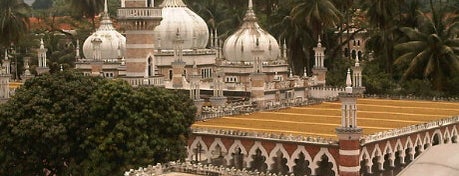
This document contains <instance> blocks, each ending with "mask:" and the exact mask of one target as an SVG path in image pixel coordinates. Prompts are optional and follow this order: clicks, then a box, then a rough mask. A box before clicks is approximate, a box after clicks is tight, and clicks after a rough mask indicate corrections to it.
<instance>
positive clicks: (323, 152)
mask: <svg viewBox="0 0 459 176" xmlns="http://www.w3.org/2000/svg"><path fill="white" fill-rule="evenodd" d="M322 155H326V156H327V157H328V158H329V159H328V160H329V161H330V162H331V163H333V168H332V170H333V171H334V172H335V174H337V175H338V166H337V165H338V163H337V162H336V161H335V158H334V157H333V156H332V155H331V154H330V152H328V148H324V147H321V148H320V151H319V153H317V154H316V156H314V159H313V161H312V163H311V171H312V173H311V175H316V169H317V168H319V165H318V164H317V163H318V162H319V161H321V160H322Z"/></svg>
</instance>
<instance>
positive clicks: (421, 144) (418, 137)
mask: <svg viewBox="0 0 459 176" xmlns="http://www.w3.org/2000/svg"><path fill="white" fill-rule="evenodd" d="M414 143H415V145H416V146H418V145H420V146H423V145H424V143H423V142H422V139H421V135H420V134H419V133H418V134H417V135H416V141H415V142H414Z"/></svg>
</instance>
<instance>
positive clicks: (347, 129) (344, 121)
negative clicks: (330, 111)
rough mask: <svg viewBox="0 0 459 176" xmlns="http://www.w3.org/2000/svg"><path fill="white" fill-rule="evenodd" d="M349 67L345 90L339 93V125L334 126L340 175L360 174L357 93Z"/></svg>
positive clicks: (357, 175)
mask: <svg viewBox="0 0 459 176" xmlns="http://www.w3.org/2000/svg"><path fill="white" fill-rule="evenodd" d="M350 72H351V71H350V69H348V71H347V77H346V92H342V93H340V94H339V98H340V100H341V110H342V111H341V126H340V127H338V128H336V134H337V136H338V139H339V158H338V166H339V168H338V170H339V175H341V176H359V175H360V173H359V172H360V160H359V156H360V142H359V141H360V137H361V136H362V128H359V127H358V126H357V105H356V104H357V94H355V93H354V92H353V90H352V87H351V86H352V81H351V73H350Z"/></svg>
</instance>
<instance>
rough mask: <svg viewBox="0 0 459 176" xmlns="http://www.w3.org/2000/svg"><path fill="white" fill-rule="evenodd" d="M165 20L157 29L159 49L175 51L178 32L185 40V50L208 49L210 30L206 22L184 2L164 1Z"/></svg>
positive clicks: (156, 42)
mask: <svg viewBox="0 0 459 176" xmlns="http://www.w3.org/2000/svg"><path fill="white" fill-rule="evenodd" d="M161 7H163V9H162V14H163V19H162V20H161V23H160V25H159V26H157V27H156V28H155V39H156V41H155V44H156V48H157V49H162V50H173V49H174V44H173V43H174V41H175V40H176V35H177V32H178V33H179V34H180V36H181V37H182V39H183V40H184V43H183V46H182V47H183V49H193V48H206V46H207V42H208V40H209V30H208V28H207V24H206V22H205V21H204V20H203V19H202V18H201V17H200V16H199V15H197V14H196V13H194V12H193V11H191V10H190V9H189V8H188V7H187V6H186V4H185V3H183V1H182V0H164V2H163V3H162V4H161Z"/></svg>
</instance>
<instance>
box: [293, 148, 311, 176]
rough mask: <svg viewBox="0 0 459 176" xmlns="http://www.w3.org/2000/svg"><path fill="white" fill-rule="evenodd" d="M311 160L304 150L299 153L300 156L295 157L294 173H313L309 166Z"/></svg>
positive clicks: (297, 174) (301, 175) (297, 175)
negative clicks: (307, 157)
mask: <svg viewBox="0 0 459 176" xmlns="http://www.w3.org/2000/svg"><path fill="white" fill-rule="evenodd" d="M309 164H310V162H309V161H308V160H307V159H306V156H305V155H304V153H303V152H300V153H299V154H298V158H297V159H295V166H293V174H294V175H295V176H303V175H311V169H310V168H309Z"/></svg>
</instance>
